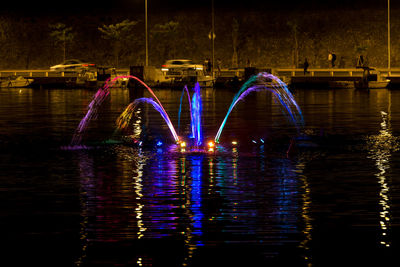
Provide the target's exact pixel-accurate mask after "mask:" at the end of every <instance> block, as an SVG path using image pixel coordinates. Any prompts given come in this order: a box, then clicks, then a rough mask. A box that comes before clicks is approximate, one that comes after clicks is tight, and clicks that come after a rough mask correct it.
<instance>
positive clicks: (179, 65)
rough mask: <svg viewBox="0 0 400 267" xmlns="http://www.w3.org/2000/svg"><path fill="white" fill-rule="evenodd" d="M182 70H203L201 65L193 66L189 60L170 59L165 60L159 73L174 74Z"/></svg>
mask: <svg viewBox="0 0 400 267" xmlns="http://www.w3.org/2000/svg"><path fill="white" fill-rule="evenodd" d="M182 70H201V71H202V70H203V65H201V64H195V63H193V61H191V60H190V59H171V60H167V61H166V62H165V63H164V64H163V65H162V66H161V71H164V72H174V71H182Z"/></svg>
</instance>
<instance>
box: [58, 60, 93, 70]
mask: <svg viewBox="0 0 400 267" xmlns="http://www.w3.org/2000/svg"><path fill="white" fill-rule="evenodd" d="M95 67H96V64H94V63H89V62H84V61H81V60H79V59H68V60H66V61H64V62H62V63H60V64H57V65H54V66H51V67H50V70H51V71H72V72H78V71H81V70H82V69H92V68H93V69H94V68H95Z"/></svg>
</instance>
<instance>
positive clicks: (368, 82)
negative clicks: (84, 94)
mask: <svg viewBox="0 0 400 267" xmlns="http://www.w3.org/2000/svg"><path fill="white" fill-rule="evenodd" d="M135 68H136V69H137V68H138V67H135ZM141 68H142V67H141ZM263 71H266V72H270V73H271V74H273V75H275V76H277V77H279V78H280V79H281V80H282V81H284V82H285V83H286V84H288V85H289V86H291V87H293V88H319V87H321V88H336V87H353V86H354V87H356V88H363V89H369V88H399V87H400V68H391V69H387V68H386V69H385V68H312V69H308V70H307V72H306V73H304V70H303V69H301V68H272V69H271V68H255V67H251V68H235V69H227V68H225V69H221V70H220V71H217V70H216V71H215V72H214V83H207V84H206V83H204V84H201V85H203V86H210V84H211V86H215V87H235V88H236V87H238V86H240V84H242V83H243V82H244V81H246V80H247V79H248V78H249V77H250V76H251V75H253V74H256V73H258V72H263ZM150 72H154V73H150V74H149V71H144V72H143V70H141V72H140V75H139V76H141V77H143V75H144V74H145V75H144V80H145V81H146V82H149V84H151V85H152V86H154V87H157V86H160V87H162V86H164V87H166V86H169V87H174V86H180V85H181V84H182V82H186V81H187V82H193V81H199V82H200V83H201V81H202V79H203V78H204V77H208V78H210V79H212V76H211V74H209V76H204V75H203V74H202V75H201V76H199V75H197V76H196V75H195V76H193V75H191V76H190V75H189V76H190V77H189V76H188V75H185V74H183V75H178V76H176V75H175V76H173V77H172V76H167V77H165V75H164V76H162V75H161V76H160V74H159V73H158V72H159V70H158V69H157V68H155V67H152V68H151V71H150ZM114 74H115V75H128V74H131V75H135V73H132V68H131V69H127V68H125V69H124V68H121V69H117V70H116V72H115V73H114ZM10 76H23V77H25V78H33V79H34V82H33V83H32V85H31V86H32V87H51V86H59V87H65V86H74V85H76V80H77V78H78V77H79V73H78V72H54V71H50V70H1V71H0V79H7V78H8V77H10ZM135 76H136V75H135ZM139 76H138V77H139ZM154 77H157V78H154ZM160 78H161V79H160ZM210 79H209V80H210ZM207 81H208V80H207Z"/></svg>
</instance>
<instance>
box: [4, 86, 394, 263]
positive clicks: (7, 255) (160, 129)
mask: <svg viewBox="0 0 400 267" xmlns="http://www.w3.org/2000/svg"><path fill="white" fill-rule="evenodd" d="M94 93H95V92H94V91H91V90H84V89H48V90H39V89H29V88H21V89H1V90H0V169H1V172H0V191H1V194H0V203H1V204H0V205H1V211H2V212H1V213H0V214H1V215H0V216H1V219H0V225H1V229H2V237H3V245H5V247H6V249H5V250H4V251H3V253H4V254H3V260H4V261H7V262H10V263H11V264H9V265H8V266H22V265H28V264H29V265H38V266H348V265H352V266H354V264H356V266H361V265H365V266H371V265H370V263H371V262H372V260H377V261H379V262H381V264H382V265H381V266H384V265H385V263H389V262H390V261H391V260H394V259H395V255H394V251H396V250H398V248H399V237H400V236H399V227H398V225H399V223H398V222H399V216H400V214H399V200H400V194H399V188H400V181H399V178H400V177H399V175H398V173H399V168H400V164H399V161H400V154H399V151H398V146H399V140H398V137H399V135H400V92H398V91H394V90H392V91H389V90H385V89H382V90H369V91H359V90H355V89H337V90H297V91H295V92H294V96H295V99H296V101H297V102H298V104H299V106H300V108H301V109H302V111H303V116H304V120H305V125H306V126H305V129H304V131H303V134H302V135H301V136H302V139H301V140H300V139H298V141H297V142H296V145H294V146H293V147H292V149H291V150H290V151H289V153H287V152H288V148H289V147H290V143H291V138H292V137H294V136H298V135H297V132H296V129H294V128H293V126H291V125H290V123H288V121H287V119H286V118H285V116H284V114H283V113H282V112H281V109H280V106H279V104H277V103H276V102H275V101H274V99H273V98H272V96H271V95H270V94H269V93H268V92H261V93H257V94H252V95H250V96H248V97H247V98H246V100H245V101H243V102H241V103H240V104H239V105H238V106H237V107H235V109H234V111H233V112H232V114H231V116H230V117H229V119H228V122H227V125H226V127H225V129H224V132H223V133H222V136H221V145H222V146H223V149H220V151H219V152H217V153H215V154H207V153H204V154H181V153H169V152H168V149H167V147H166V146H164V147H162V148H160V149H158V150H157V149H155V150H148V149H138V148H136V147H130V146H126V145H94V144H99V143H101V142H102V141H104V140H107V139H109V138H110V137H111V136H112V134H113V132H114V130H115V120H116V118H117V117H118V116H119V114H120V113H121V112H122V111H123V110H124V108H125V107H126V106H127V105H128V104H129V102H130V100H132V96H130V95H129V92H128V91H127V90H122V89H115V90H112V93H111V98H110V100H109V101H107V102H106V103H105V104H104V106H103V107H102V109H101V110H100V113H99V115H98V118H97V120H95V121H93V122H92V123H91V124H90V127H89V129H88V132H87V135H86V136H85V138H84V140H83V142H84V143H85V144H87V149H80V150H67V149H64V148H65V146H68V145H69V143H70V141H71V138H72V136H73V133H74V130H75V128H76V127H77V125H78V124H79V121H80V120H81V118H82V117H83V116H84V114H85V113H86V110H87V105H88V104H89V102H90V101H91V99H92V96H93V94H94ZM156 94H157V96H158V97H159V99H160V100H161V102H162V103H163V105H164V107H165V109H166V111H167V112H168V113H169V116H170V118H171V120H172V122H173V123H174V124H175V126H177V119H178V110H179V99H180V94H181V91H180V90H166V89H163V90H156ZM233 95H234V92H231V91H229V90H212V89H203V91H202V96H203V105H204V107H203V110H204V114H203V124H204V135H205V137H206V140H208V139H213V137H214V136H215V134H216V131H217V130H218V127H219V125H220V123H221V122H222V120H223V118H224V116H225V113H226V111H227V109H228V107H229V105H230V102H231V100H232V98H233ZM144 96H145V97H150V95H147V93H146V92H145V94H144ZM183 110H184V111H185V110H186V111H187V110H188V106H187V103H186V104H185V105H184V107H183ZM137 115H138V117H137V118H136V120H135V121H134V122H135V124H136V126H138V127H139V128H140V127H143V125H144V126H145V127H146V129H148V130H149V131H150V132H151V133H152V134H154V135H157V136H162V137H163V138H164V140H165V142H166V143H167V144H172V143H173V139H172V136H171V135H170V133H169V131H168V127H167V126H166V125H165V123H164V121H163V120H162V118H161V116H160V115H159V114H158V113H157V112H155V111H154V110H153V109H152V108H151V107H150V106H145V105H143V106H142V107H141V108H140V113H138V114H137ZM181 119H182V122H181V125H182V127H181V129H180V134H181V135H185V134H186V133H188V131H189V127H188V124H189V115H188V112H186V113H185V112H184V113H182V118H181ZM260 138H261V139H263V140H265V143H264V144H262V142H261V141H260ZM232 140H237V141H238V142H239V146H238V147H232V146H231V145H230V142H231V141H232ZM253 141H255V142H256V144H255V143H254V142H253ZM3 247H4V246H3Z"/></svg>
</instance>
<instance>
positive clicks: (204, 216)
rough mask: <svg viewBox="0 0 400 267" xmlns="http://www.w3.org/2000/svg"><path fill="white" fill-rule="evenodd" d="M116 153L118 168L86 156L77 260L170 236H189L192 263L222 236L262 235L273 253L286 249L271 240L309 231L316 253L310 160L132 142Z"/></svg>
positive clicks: (148, 257)
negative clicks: (98, 250)
mask: <svg viewBox="0 0 400 267" xmlns="http://www.w3.org/2000/svg"><path fill="white" fill-rule="evenodd" d="M113 153H115V154H112V155H114V156H115V158H114V160H115V163H116V166H117V168H116V169H114V168H113V169H104V168H103V167H102V166H101V164H99V159H98V158H97V159H93V158H92V157H91V156H88V155H86V156H82V157H80V163H79V164H80V165H81V168H80V169H81V179H82V182H81V183H82V192H81V195H82V201H81V202H82V204H81V205H82V229H81V236H82V244H83V245H82V251H83V252H82V257H81V258H80V259H79V260H78V261H77V264H78V263H79V265H84V263H85V261H87V260H86V256H85V251H87V250H88V249H89V248H90V247H92V246H95V244H108V243H115V242H126V241H129V242H132V243H133V244H136V243H135V242H144V243H138V244H151V243H152V242H156V241H155V240H164V239H167V240H168V239H169V238H170V239H171V240H177V242H182V246H183V248H184V250H183V252H182V254H180V255H181V257H182V258H181V263H180V265H182V266H189V265H191V264H192V262H193V261H194V260H196V257H197V255H198V251H199V248H200V247H202V246H207V245H209V244H213V243H214V242H217V243H218V242H223V243H225V244H227V245H234V244H247V243H249V244H250V243H252V242H258V244H259V246H261V247H262V248H263V250H264V252H265V257H266V259H268V258H269V257H274V256H276V253H277V251H278V249H271V247H272V248H274V247H276V246H278V247H280V246H285V244H286V243H285V242H286V241H285V240H286V239H288V238H290V236H292V235H298V234H299V233H302V234H303V235H304V236H305V238H304V241H303V242H301V244H300V246H299V247H300V249H302V250H305V252H304V254H305V255H307V256H304V257H305V259H306V260H309V259H311V256H310V255H309V254H310V253H309V242H310V240H311V229H312V225H311V219H310V216H309V206H310V196H309V194H310V193H309V186H308V183H307V180H306V178H305V177H304V176H303V174H302V172H303V169H304V168H305V163H304V162H300V161H297V160H294V161H293V160H290V159H287V158H285V157H283V158H282V159H279V160H276V159H271V158H269V157H268V154H267V153H265V151H264V148H261V149H260V151H258V153H259V154H257V155H252V156H249V155H241V154H240V152H239V149H238V148H237V147H232V148H231V151H230V152H229V150H227V153H230V154H229V156H228V154H226V155H224V156H221V155H212V154H168V153H163V152H162V151H161V152H160V153H146V152H144V151H142V150H141V149H137V148H127V147H117V148H115V150H114V152H113ZM114 156H113V157H114ZM107 160H110V158H107ZM95 162H96V163H95ZM260 173H262V175H260ZM301 203H302V205H299V204H301ZM303 225H304V227H300V226H303ZM220 236H223V238H222V239H218V238H221V237H220ZM210 238H211V239H210ZM213 238H217V239H216V240H214V239H213ZM140 246H142V245H140ZM89 250H90V249H89ZM156 252H157V251H156V250H154V249H153V248H152V247H151V246H149V247H146V246H144V247H143V248H142V249H141V252H140V253H139V252H138V254H137V255H136V254H135V258H134V262H135V263H136V264H137V265H144V264H145V262H147V263H151V262H153V260H154V259H155V258H157V255H156ZM179 257H180V256H179ZM308 266H311V265H310V264H309V265H308Z"/></svg>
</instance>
